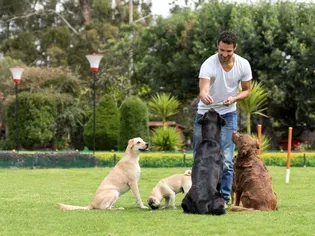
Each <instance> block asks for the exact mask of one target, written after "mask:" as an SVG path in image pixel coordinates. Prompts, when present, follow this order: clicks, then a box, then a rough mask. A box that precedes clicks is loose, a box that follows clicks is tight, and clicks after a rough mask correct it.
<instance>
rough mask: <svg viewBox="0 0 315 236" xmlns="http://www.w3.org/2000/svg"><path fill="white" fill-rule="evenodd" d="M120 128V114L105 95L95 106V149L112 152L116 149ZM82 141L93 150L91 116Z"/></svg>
mask: <svg viewBox="0 0 315 236" xmlns="http://www.w3.org/2000/svg"><path fill="white" fill-rule="evenodd" d="M119 127H120V113H119V110H118V107H117V105H116V103H115V101H114V100H113V98H112V97H111V96H110V95H108V94H106V95H104V96H103V97H102V98H101V100H100V101H99V103H98V104H97V106H96V126H95V131H96V132H95V139H96V142H95V149H96V150H112V149H115V148H117V144H118V134H119ZM84 141H85V144H86V146H87V147H88V148H89V149H91V150H92V149H93V115H91V116H90V119H89V120H88V122H87V123H86V125H85V127H84Z"/></svg>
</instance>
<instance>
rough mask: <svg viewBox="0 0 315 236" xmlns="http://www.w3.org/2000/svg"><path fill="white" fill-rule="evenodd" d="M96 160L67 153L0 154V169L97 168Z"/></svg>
mask: <svg viewBox="0 0 315 236" xmlns="http://www.w3.org/2000/svg"><path fill="white" fill-rule="evenodd" d="M97 161H98V159H97V158H94V157H93V155H91V154H81V153H79V152H67V153H19V154H18V153H16V152H2V153H0V167H1V168H12V167H17V168H31V169H33V168H70V167H94V166H97V164H98V163H97Z"/></svg>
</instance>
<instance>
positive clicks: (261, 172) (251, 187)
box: [230, 132, 277, 211]
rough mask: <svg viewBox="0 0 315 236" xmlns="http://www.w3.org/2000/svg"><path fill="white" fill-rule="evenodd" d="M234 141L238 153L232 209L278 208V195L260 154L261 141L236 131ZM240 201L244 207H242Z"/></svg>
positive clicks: (267, 209)
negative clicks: (234, 198) (234, 196)
mask: <svg viewBox="0 0 315 236" xmlns="http://www.w3.org/2000/svg"><path fill="white" fill-rule="evenodd" d="M232 141H233V142H234V143H235V145H236V147H237V149H238V154H237V156H236V159H235V160H234V175H235V185H236V189H235V192H236V200H235V206H232V207H231V208H230V210H231V211H255V210H261V211H273V210H276V209H277V196H276V194H275V193H274V192H273V189H272V184H271V176H270V175H269V173H268V170H267V168H266V166H265V165H264V163H263V161H262V159H261V158H260V157H259V155H258V150H259V143H258V141H257V140H255V139H253V138H252V137H251V136H250V135H247V134H240V133H238V132H234V133H233V136H232ZM240 201H241V202H242V205H243V207H240V206H239V204H240Z"/></svg>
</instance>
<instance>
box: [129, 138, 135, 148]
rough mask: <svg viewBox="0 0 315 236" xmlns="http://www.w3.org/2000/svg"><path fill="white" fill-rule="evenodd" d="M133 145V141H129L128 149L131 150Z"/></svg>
mask: <svg viewBox="0 0 315 236" xmlns="http://www.w3.org/2000/svg"><path fill="white" fill-rule="evenodd" d="M133 145H134V142H133V139H129V141H128V147H129V148H130V149H131V148H133Z"/></svg>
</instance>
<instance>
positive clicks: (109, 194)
mask: <svg viewBox="0 0 315 236" xmlns="http://www.w3.org/2000/svg"><path fill="white" fill-rule="evenodd" d="M147 149H148V144H147V143H145V142H144V141H143V140H142V139H141V138H134V139H130V140H129V141H128V146H127V148H126V151H125V154H124V156H123V157H122V159H121V160H120V161H119V162H118V163H117V164H116V165H115V167H114V168H113V169H112V170H111V171H110V172H109V174H108V175H107V176H106V177H105V179H104V180H103V182H102V183H101V185H100V186H99V187H98V189H97V190H96V193H95V196H94V199H93V200H92V202H91V203H90V204H89V205H88V206H85V207H82V206H72V205H65V204H62V203H57V206H58V207H59V208H61V209H63V210H92V209H102V210H105V209H106V210H107V209H108V210H115V209H119V210H123V208H114V207H113V204H114V203H115V202H116V201H117V199H118V198H119V197H120V196H121V195H123V194H124V193H126V192H128V191H129V190H130V189H131V190H132V192H133V194H134V196H135V198H136V200H137V204H138V206H139V207H140V208H143V209H146V208H147V207H146V206H144V205H143V202H142V200H141V197H140V193H139V188H138V181H139V178H140V166H139V153H140V152H141V151H145V150H147Z"/></svg>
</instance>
